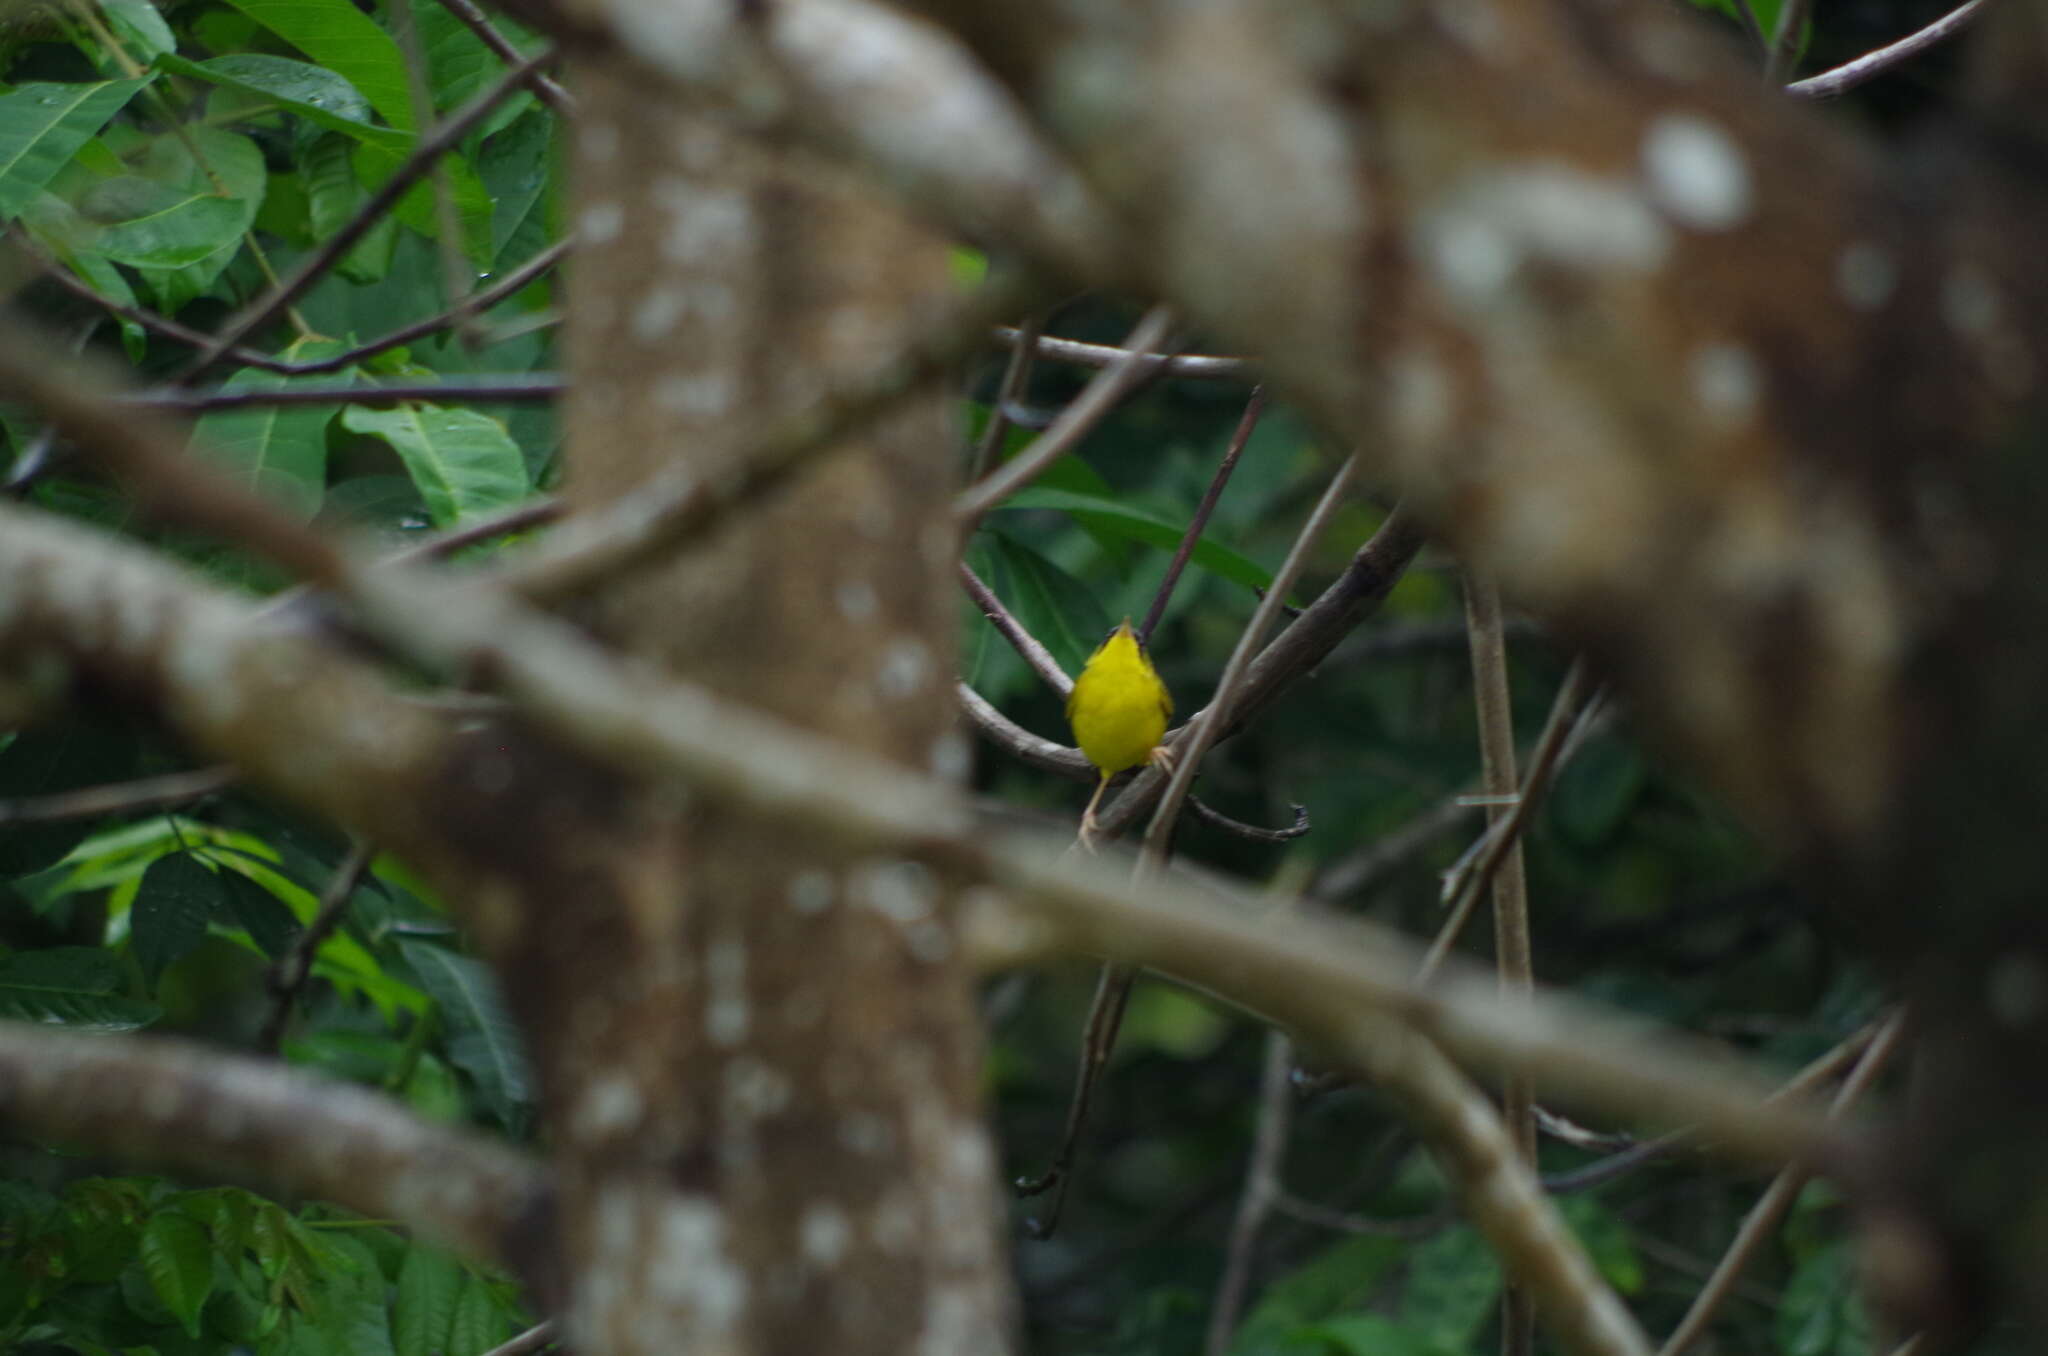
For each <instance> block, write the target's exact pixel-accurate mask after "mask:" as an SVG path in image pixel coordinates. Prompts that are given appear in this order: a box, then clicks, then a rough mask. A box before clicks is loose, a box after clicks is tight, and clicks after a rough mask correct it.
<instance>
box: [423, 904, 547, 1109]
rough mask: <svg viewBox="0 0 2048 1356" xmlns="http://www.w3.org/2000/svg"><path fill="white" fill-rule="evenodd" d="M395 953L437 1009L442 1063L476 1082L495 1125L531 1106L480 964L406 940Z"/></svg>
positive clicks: (509, 1034)
mask: <svg viewBox="0 0 2048 1356" xmlns="http://www.w3.org/2000/svg"><path fill="white" fill-rule="evenodd" d="M398 949H399V951H400V952H402V953H403V954H404V956H405V959H406V961H407V962H408V963H409V964H411V966H412V968H413V970H414V971H415V972H416V973H417V974H418V975H419V978H420V987H421V988H423V989H425V990H426V991H427V993H428V994H429V995H431V996H432V997H433V999H434V1001H435V1002H437V1003H439V1004H440V1005H441V1020H442V1023H443V1024H444V1025H445V1027H446V1028H447V1031H448V1058H449V1059H450V1060H452V1061H453V1062H454V1064H455V1067H457V1068H458V1069H461V1070H462V1071H463V1072H464V1073H466V1074H468V1075H469V1076H470V1077H471V1078H472V1079H474V1080H475V1081H476V1086H477V1091H478V1092H479V1093H480V1094H481V1095H482V1096H483V1098H484V1100H485V1102H486V1103H487V1104H488V1105H489V1106H490V1107H491V1108H492V1110H493V1112H494V1113H495V1114H496V1115H497V1116H498V1119H499V1120H501V1121H510V1120H511V1119H512V1118H513V1117H514V1116H515V1115H516V1114H517V1112H518V1109H519V1108H521V1107H524V1106H527V1105H529V1104H530V1103H531V1102H532V1101H533V1085H532V1079H531V1076H530V1075H529V1074H528V1072H527V1063H526V1051H525V1049H524V1048H523V1047H522V1046H521V1045H520V1042H519V1030H518V1028H517V1027H516V1026H514V1025H513V1022H512V1016H511V1014H510V1013H509V1012H507V1011H506V1010H505V999H504V995H503V994H502V993H501V992H500V991H499V989H498V981H497V979H496V977H495V976H493V975H492V974H491V972H490V970H489V968H487V967H486V966H485V965H484V964H483V963H482V962H480V961H475V960H471V959H470V958H469V957H467V956H458V955H456V954H455V953H454V952H453V951H449V950H447V949H445V948H443V947H438V946H432V945H429V944H427V943H425V942H415V941H410V940H407V941H401V942H400V943H399V944H398Z"/></svg>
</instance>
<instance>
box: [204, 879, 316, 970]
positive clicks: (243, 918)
mask: <svg viewBox="0 0 2048 1356" xmlns="http://www.w3.org/2000/svg"><path fill="white" fill-rule="evenodd" d="M216 879H217V880H218V881H219V882H220V887H221V891H222V893H223V895H225V897H226V903H227V912H228V915H229V916H230V917H232V918H233V919H234V920H235V922H237V923H239V924H241V925H242V930H243V931H244V932H247V933H248V934H249V940H250V941H251V942H253V943H255V945H256V949H257V950H259V951H261V952H262V953H263V954H264V955H266V956H269V957H272V958H275V957H277V956H281V955H283V954H284V953H285V952H286V951H287V950H289V949H290V947H291V944H292V942H293V941H295V940H296V939H297V938H298V935H299V932H300V928H299V920H298V916H297V915H296V914H294V913H293V912H292V911H291V910H290V909H288V908H286V907H285V906H284V904H283V903H281V902H280V901H279V900H278V898H277V896H276V895H274V894H272V893H270V891H268V890H266V889H264V888H263V887H262V886H260V885H258V884H257V883H256V882H255V881H253V880H251V879H249V877H247V876H245V875H243V874H242V873H241V872H239V871H222V872H220V873H219V875H218V876H217V877H216Z"/></svg>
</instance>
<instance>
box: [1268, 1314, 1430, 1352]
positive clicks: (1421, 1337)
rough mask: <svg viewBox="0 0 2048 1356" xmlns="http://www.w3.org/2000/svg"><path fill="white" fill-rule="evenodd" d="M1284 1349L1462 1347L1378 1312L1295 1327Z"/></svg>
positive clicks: (1334, 1350)
mask: <svg viewBox="0 0 2048 1356" xmlns="http://www.w3.org/2000/svg"><path fill="white" fill-rule="evenodd" d="M1287 1350H1288V1351H1290V1352H1300V1353H1301V1354H1302V1356H1311V1353H1315V1354H1316V1356H1321V1354H1322V1353H1329V1356H1460V1352H1461V1350H1462V1349H1461V1348H1459V1347H1454V1346H1447V1345H1445V1344H1443V1343H1441V1342H1438V1341H1435V1340H1434V1339H1432V1338H1431V1337H1430V1336H1429V1335H1428V1334H1427V1333H1419V1332H1416V1331H1415V1330H1413V1329H1412V1328H1407V1327H1404V1326H1402V1325H1401V1324H1399V1323H1396V1322H1394V1321H1393V1320H1392V1319H1390V1318H1383V1317H1381V1316H1380V1315H1378V1314H1350V1315H1347V1316H1346V1317H1343V1318H1332V1319H1325V1320H1324V1321H1323V1322H1321V1323H1312V1324H1310V1325H1308V1326H1307V1327H1304V1328H1297V1329H1296V1330H1295V1331H1293V1332H1292V1333H1289V1334H1288V1337H1287Z"/></svg>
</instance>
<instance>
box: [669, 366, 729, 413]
mask: <svg viewBox="0 0 2048 1356" xmlns="http://www.w3.org/2000/svg"><path fill="white" fill-rule="evenodd" d="M654 404H655V406H656V408H658V409H662V410H666V411H668V412H669V413H670V414H680V415H683V416H685V417H687V418H691V419H699V420H713V419H718V418H722V417H723V416H724V415H726V414H727V413H729V412H730V411H731V409H732V405H733V377H732V374H731V373H730V372H728V371H724V370H722V369H713V370H710V371H705V372H671V373H669V374H668V375H667V376H664V377H662V378H661V379H660V380H659V381H657V382H655V384H654Z"/></svg>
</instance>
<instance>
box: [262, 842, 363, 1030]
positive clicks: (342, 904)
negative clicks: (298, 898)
mask: <svg viewBox="0 0 2048 1356" xmlns="http://www.w3.org/2000/svg"><path fill="white" fill-rule="evenodd" d="M376 855H377V849H376V848H375V847H374V846H373V845H372V844H370V843H368V842H360V841H359V842H357V843H356V844H355V845H354V846H353V847H351V848H350V849H349V850H348V855H347V856H346V857H343V858H342V859H341V862H340V864H339V865H338V866H336V867H335V868H334V874H333V875H332V876H330V877H329V878H328V880H327V888H326V889H325V890H323V891H321V893H320V907H319V909H318V910H317V911H316V912H315V913H314V914H313V918H312V921H311V922H309V923H307V924H306V926H305V929H304V930H303V931H301V932H300V933H299V935H298V936H297V937H294V938H293V939H292V945H291V949H290V950H288V951H286V952H285V953H284V954H283V955H282V956H279V957H278V958H277V961H276V962H275V963H274V964H273V965H272V966H271V967H270V979H269V987H270V1016H269V1017H268V1018H267V1019H266V1020H265V1021H264V1023H263V1030H262V1032H261V1034H259V1035H258V1036H257V1038H256V1046H257V1048H258V1049H259V1050H265V1051H268V1052H269V1053H271V1054H276V1053H277V1050H278V1046H279V1045H280V1043H282V1041H283V1040H284V1028H285V1024H286V1023H287V1022H289V1021H290V1020H291V1015H292V1005H293V1004H294V1003H296V1002H297V1001H298V998H299V991H300V990H301V989H303V988H305V987H306V979H307V977H308V976H309V975H311V974H312V973H313V957H314V956H315V955H316V954H318V952H319V950H320V945H321V943H323V942H325V941H326V940H327V939H328V938H329V937H331V936H333V935H334V930H335V929H336V928H338V927H340V926H341V920H342V916H343V915H344V914H346V913H347V912H348V903H349V898H350V896H352V895H354V894H355V892H356V886H357V885H359V884H361V883H362V879H363V873H364V872H366V871H368V870H369V869H370V862H371V860H372V859H373V858H375V857H376Z"/></svg>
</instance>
